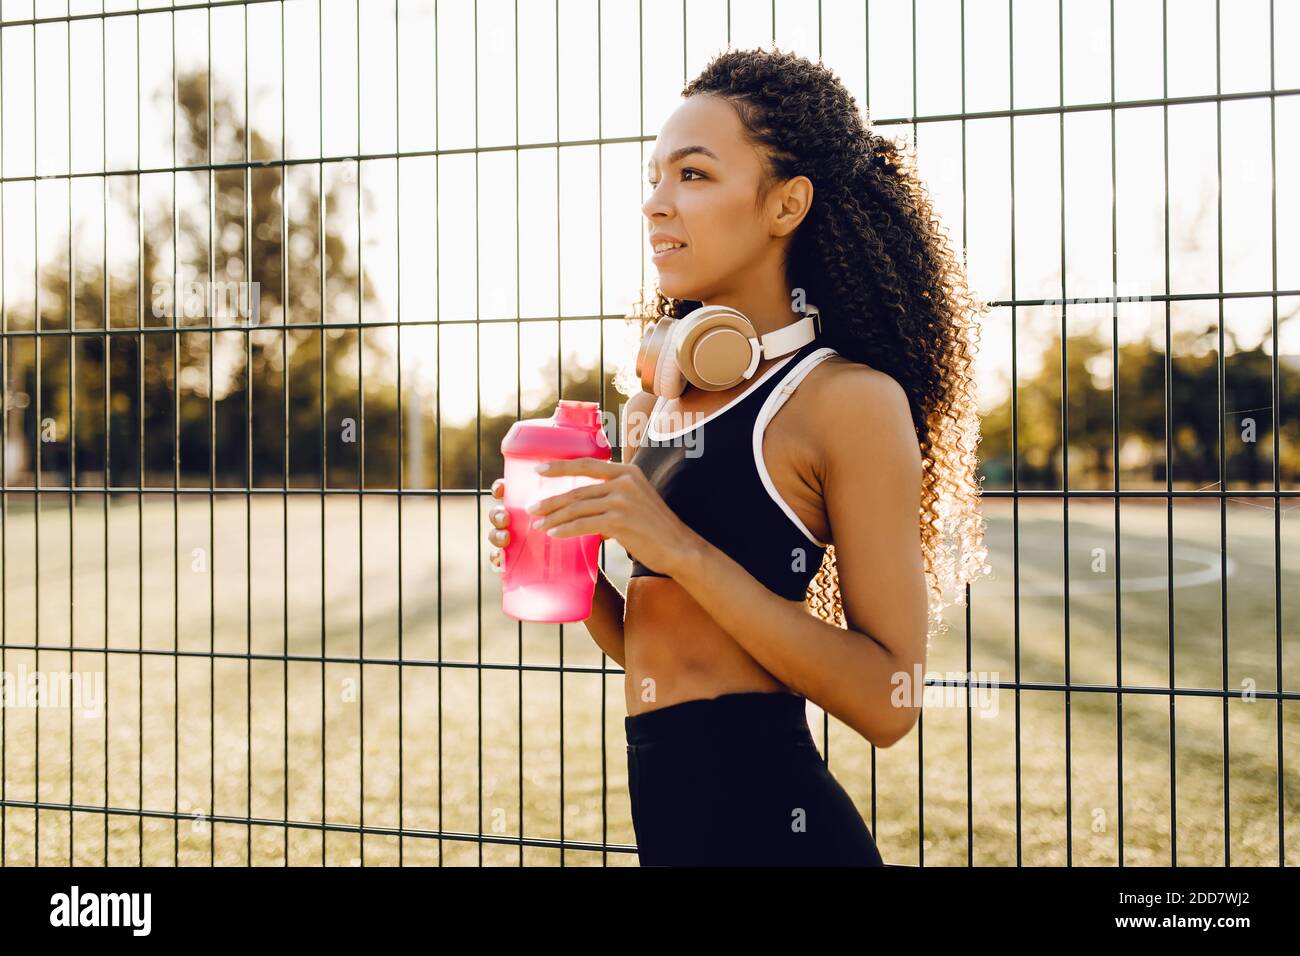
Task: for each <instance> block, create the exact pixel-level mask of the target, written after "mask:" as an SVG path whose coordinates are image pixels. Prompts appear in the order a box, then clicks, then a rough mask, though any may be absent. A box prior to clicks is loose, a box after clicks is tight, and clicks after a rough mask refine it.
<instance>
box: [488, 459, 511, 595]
mask: <svg viewBox="0 0 1300 956" xmlns="http://www.w3.org/2000/svg"><path fill="white" fill-rule="evenodd" d="M505 493H506V480H505V479H504V478H498V479H497V480H496V481H494V482H492V497H493V498H496V499H498V500H500V499H501V498H503V497H504V496H505ZM488 520H489V521H491V522H492V525H493V527H492V529H491V530H490V531H488V536H487V537H488V543H489V544H490V545H492V550H491V552H489V554H488V563H489V564H490V565H491V566H492V570H493V571H496V572H497V573H498V574H500V573H501V562H502V560H503V559H504V556H505V548H506V546H507V545H509V544H510V513H509V512H508V511H506V507H505V505H503V504H501V505H495V506H494V507H493V508H492V510H491V511H489V512H488Z"/></svg>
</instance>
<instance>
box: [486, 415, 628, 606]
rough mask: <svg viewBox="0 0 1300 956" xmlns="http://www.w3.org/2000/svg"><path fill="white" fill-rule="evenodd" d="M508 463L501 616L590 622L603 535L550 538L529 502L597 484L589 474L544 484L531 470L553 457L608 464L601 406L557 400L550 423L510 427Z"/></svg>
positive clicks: (534, 420)
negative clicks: (537, 523)
mask: <svg viewBox="0 0 1300 956" xmlns="http://www.w3.org/2000/svg"><path fill="white" fill-rule="evenodd" d="M501 453H502V455H504V456H505V483H506V489H505V500H504V504H505V508H506V512H507V513H508V514H509V515H510V543H509V544H507V545H506V548H505V551H504V553H503V554H502V556H501V586H502V593H501V609H502V610H503V611H504V612H505V613H506V614H507V615H508V616H510V617H512V618H514V619H515V620H517V621H535V622H540V623H559V622H571V621H585V620H586V619H587V618H589V617H591V601H592V597H593V596H594V594H595V590H596V575H597V574H598V572H599V566H598V564H597V557H598V556H599V553H600V535H598V534H584V535H578V536H576V537H566V538H555V537H552V536H551V535H548V534H547V533H546V529H545V528H542V529H539V530H536V531H535V530H533V528H532V523H533V522H534V521H535V520H537V516H536V515H532V514H529V513H528V511H527V510H526V509H527V508H528V506H529V505H530V504H532V503H533V502H534V501H541V500H542V499H544V498H550V497H552V496H553V495H558V494H563V493H564V492H566V491H569V490H570V489H573V488H577V487H580V486H582V485H592V484H597V483H599V482H600V481H601V480H602V479H600V478H591V477H588V476H586V475H562V476H559V477H555V478H548V477H547V476H546V475H541V474H538V473H537V471H536V470H535V469H536V467H537V465H538V464H539V463H540V462H543V461H550V460H552V459H558V458H599V459H601V460H603V461H609V460H610V458H611V452H610V448H609V439H607V438H606V437H605V430H604V428H602V427H601V421H600V405H599V404H598V403H597V402H577V401H572V400H569V399H561V400H560V403H559V405H558V406H556V409H555V412H554V413H553V414H552V415H551V417H550V418H530V419H527V420H525V421H519V422H515V423H514V424H513V425H511V426H510V431H508V432H507V433H506V437H505V438H504V439H502V441H501Z"/></svg>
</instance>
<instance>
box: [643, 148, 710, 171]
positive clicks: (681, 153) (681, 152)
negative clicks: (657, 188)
mask: <svg viewBox="0 0 1300 956" xmlns="http://www.w3.org/2000/svg"><path fill="white" fill-rule="evenodd" d="M692 153H703V154H704V155H705V156H708V157H710V158H711V159H717V158H718V154H717V153H715V152H714V151H713V150H711V149H709V147H707V146H682V147H681V148H679V149H675V150H673V151H672V152H671V153H669V154H668V159H667V160H665V165H668V166H671V165H672V164H673V163H675V162H677V161H678V160H679V159H683V158H685V157H687V156H690V155H691V154H692ZM653 164H654V159H653V158H651V159H650V160H649V161H648V162H647V163H646V170H647V171H649V169H650V167H651V166H652V165H653Z"/></svg>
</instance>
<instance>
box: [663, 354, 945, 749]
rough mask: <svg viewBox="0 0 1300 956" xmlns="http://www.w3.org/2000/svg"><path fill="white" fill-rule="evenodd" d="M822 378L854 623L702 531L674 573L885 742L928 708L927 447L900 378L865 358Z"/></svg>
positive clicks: (812, 689) (821, 414)
mask: <svg viewBox="0 0 1300 956" xmlns="http://www.w3.org/2000/svg"><path fill="white" fill-rule="evenodd" d="M823 387H824V388H825V391H824V392H823V394H826V395H828V396H833V400H828V401H823V402H820V403H819V408H818V411H817V414H816V425H815V433H816V436H817V446H818V447H819V448H820V449H821V458H822V460H821V467H820V472H821V478H822V493H823V497H824V500H825V504H826V509H827V515H828V517H829V520H830V526H831V528H832V530H833V543H834V545H835V560H836V566H837V570H838V574H839V586H840V593H841V597H842V602H843V606H844V617H845V623H846V624H847V626H848V629H847V630H845V629H842V628H839V627H836V626H835V625H833V624H828V623H826V622H825V621H822V620H820V619H818V618H816V617H814V616H813V615H811V614H810V613H809V612H808V609H807V607H806V606H805V604H804V602H803V601H790V600H786V599H785V598H782V597H781V596H780V595H778V594H775V593H774V592H772V591H770V590H768V588H766V587H765V586H764V585H763V584H761V583H760V582H759V581H758V580H756V579H755V578H754V577H753V576H752V575H751V574H750V573H749V572H748V571H746V570H745V569H744V568H743V567H741V565H739V564H738V563H736V561H734V560H733V559H732V558H730V557H729V556H728V555H726V554H725V553H724V552H722V551H721V550H719V549H718V548H716V547H714V546H713V545H711V544H709V543H708V542H707V541H705V540H704V539H703V538H701V537H700V536H699V535H695V534H692V536H690V537H689V538H688V539H687V540H688V547H686V548H684V549H683V550H682V553H681V556H680V560H679V562H678V566H677V567H676V568H673V569H672V571H671V574H672V577H673V578H674V579H676V580H677V582H678V583H679V584H681V585H682V587H684V588H685V589H686V590H687V591H688V592H689V593H690V594H691V596H692V597H694V598H695V600H696V601H698V602H699V603H700V605H701V606H703V607H704V608H706V609H707V610H708V611H709V614H710V615H711V616H712V617H713V618H714V619H715V620H716V621H717V622H718V624H719V625H720V626H721V627H722V628H723V629H724V630H726V631H727V632H728V633H729V634H731V635H732V636H733V637H734V638H735V639H736V640H737V641H738V642H739V643H740V644H741V646H743V647H744V648H745V650H746V651H748V653H749V654H750V656H752V657H753V658H754V659H755V660H756V661H757V662H758V663H759V664H761V665H762V666H763V667H764V668H766V669H767V670H768V671H769V672H771V673H772V674H773V675H774V676H775V677H776V678H777V679H778V680H780V681H781V682H782V683H784V684H785V685H786V686H787V687H789V688H790V689H791V690H793V691H795V692H796V693H798V694H800V695H802V696H804V697H806V698H808V699H809V700H811V701H812V702H813V703H815V704H817V705H818V706H819V707H821V708H822V709H823V710H826V711H827V712H829V713H831V714H834V715H835V716H836V717H838V718H839V719H840V720H842V721H843V722H844V723H846V724H848V725H849V726H850V727H852V728H853V729H854V730H856V731H857V732H858V733H860V734H861V735H862V736H863V737H865V738H866V739H867V740H869V741H871V743H873V744H875V745H876V746H877V747H888V746H890V745H892V744H894V743H896V742H898V741H899V740H901V739H902V738H903V737H905V736H907V734H908V733H909V732H910V731H911V729H912V727H913V726H915V724H916V721H917V718H918V716H919V715H920V709H921V694H922V691H923V687H922V686H921V685H922V684H923V681H920V680H918V678H919V677H920V676H921V675H922V674H923V671H924V667H925V656H926V629H927V595H926V581H925V573H924V570H923V563H922V555H921V537H920V524H919V514H920V495H921V477H922V467H921V453H920V449H919V447H918V445H917V440H916V431H915V429H914V428H913V427H912V419H911V414H910V412H909V410H908V404H907V398H906V395H905V393H904V392H903V389H902V387H901V386H899V385H898V383H897V382H895V381H894V380H893V379H892V378H890V377H888V376H887V375H884V374H883V373H881V372H878V371H875V370H874V369H870V368H866V367H864V366H861V365H857V366H853V367H843V368H840V369H837V370H836V372H835V374H834V375H833V376H832V377H830V378H829V379H828V380H827V381H826V382H825V383H824V386H823ZM900 684H901V687H902V688H903V689H904V691H905V693H904V694H903V695H901V700H900V699H899V695H898V694H897V693H896V690H897V687H898V686H899V685H900Z"/></svg>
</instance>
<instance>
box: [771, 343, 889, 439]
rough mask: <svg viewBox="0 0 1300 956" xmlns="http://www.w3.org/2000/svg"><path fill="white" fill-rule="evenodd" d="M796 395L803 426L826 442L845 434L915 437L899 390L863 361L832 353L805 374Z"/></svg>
mask: <svg viewBox="0 0 1300 956" xmlns="http://www.w3.org/2000/svg"><path fill="white" fill-rule="evenodd" d="M805 389H806V391H805ZM801 391H802V392H804V395H803V397H802V401H801V402H800V405H801V409H802V411H803V413H804V414H803V415H801V416H800V417H801V418H802V419H803V420H804V421H803V424H804V426H805V427H807V428H808V429H809V431H810V432H811V433H813V434H816V435H819V436H821V437H823V438H824V439H826V440H827V441H834V442H840V443H842V442H843V439H844V437H845V436H846V435H856V436H858V437H860V438H862V439H865V440H868V441H872V440H874V439H877V438H879V437H882V436H884V435H887V434H890V433H893V434H898V435H901V436H908V435H910V436H912V437H913V438H914V437H915V429H914V428H913V426H912V413H911V406H910V404H909V402H908V399H907V392H906V391H905V390H904V389H903V386H902V385H900V384H899V382H898V380H897V379H895V378H894V377H893V376H891V375H889V374H888V373H887V372H882V371H881V370H880V369H877V368H874V367H872V366H870V365H867V364H865V363H863V362H857V361H854V360H852V359H848V358H845V357H844V356H842V355H840V354H839V353H838V352H837V353H835V354H833V355H831V356H829V357H828V358H826V359H824V360H822V361H821V362H819V363H818V364H817V366H816V368H814V369H813V370H812V371H811V372H809V373H808V375H807V376H806V378H805V380H804V382H803V383H802V384H801V385H800V386H799V388H798V389H796V391H795V394H796V395H798V394H799V392H801Z"/></svg>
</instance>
